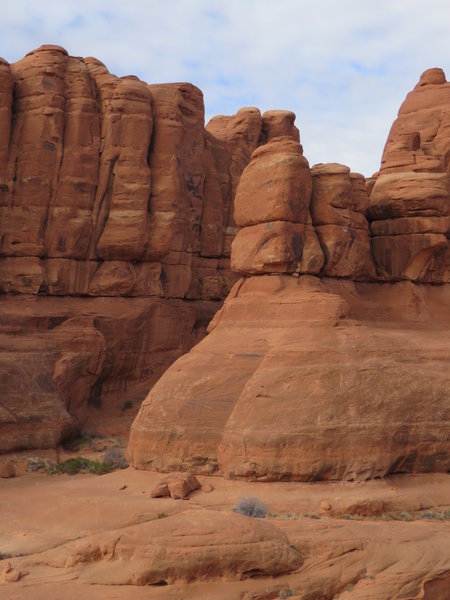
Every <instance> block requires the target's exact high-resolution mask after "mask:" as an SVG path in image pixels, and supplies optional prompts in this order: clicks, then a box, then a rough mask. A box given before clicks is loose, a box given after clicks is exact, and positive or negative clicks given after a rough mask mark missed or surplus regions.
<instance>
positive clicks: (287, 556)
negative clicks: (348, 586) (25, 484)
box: [14, 510, 303, 586]
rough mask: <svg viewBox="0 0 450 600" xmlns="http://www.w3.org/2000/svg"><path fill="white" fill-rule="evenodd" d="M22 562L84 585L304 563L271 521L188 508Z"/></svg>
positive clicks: (274, 571)
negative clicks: (45, 567)
mask: <svg viewBox="0 0 450 600" xmlns="http://www.w3.org/2000/svg"><path fill="white" fill-rule="evenodd" d="M14 562H15V564H17V559H16V560H15V561H14ZM19 562H20V564H21V568H25V565H27V568H29V569H32V568H33V567H36V566H39V565H43V564H47V565H48V566H51V567H52V568H53V569H58V570H60V571H62V573H63V578H66V579H68V580H73V579H78V580H79V581H80V583H82V582H84V583H90V584H97V585H101V584H108V585H137V586H143V585H167V584H169V585H170V584H174V583H180V582H183V583H190V582H193V581H208V580H215V579H218V578H225V579H231V580H241V579H246V578H249V577H255V576H256V575H258V576H259V577H264V576H265V577H270V576H278V575H282V574H285V573H290V572H292V571H295V570H297V569H298V568H299V567H301V565H302V563H303V560H302V557H301V555H300V553H299V552H298V551H297V550H295V549H294V548H293V547H292V546H291V545H290V543H289V540H288V538H287V536H286V535H285V534H283V533H282V532H281V531H280V530H279V529H278V528H277V527H276V526H275V525H273V524H272V523H268V522H265V521H263V520H262V519H249V518H247V517H243V516H241V515H235V514H233V513H224V512H218V511H208V510H190V511H186V512H182V513H179V514H177V515H174V516H171V517H169V518H165V519H160V520H157V521H150V522H147V523H143V524H140V525H134V526H131V527H127V528H125V529H122V530H119V531H116V532H114V531H111V532H108V534H106V535H105V534H100V535H97V536H91V537H90V538H88V539H85V540H83V541H81V542H75V543H69V544H67V545H66V546H64V547H62V548H61V547H59V548H58V549H57V550H53V551H52V550H49V551H48V552H45V553H43V554H42V556H41V557H40V559H39V562H38V564H36V562H35V561H34V560H33V559H31V560H30V559H28V560H19Z"/></svg>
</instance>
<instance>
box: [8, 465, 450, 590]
mask: <svg viewBox="0 0 450 600" xmlns="http://www.w3.org/2000/svg"><path fill="white" fill-rule="evenodd" d="M160 479H161V474H159V473H153V472H146V471H136V470H134V469H133V468H128V469H125V470H119V471H114V472H113V473H110V474H107V475H101V476H97V475H90V474H83V475H81V474H79V475H74V476H69V475H43V474H39V473H27V474H25V475H22V476H19V477H15V478H11V479H0V552H1V553H2V554H1V556H2V557H3V560H1V561H0V574H1V573H2V572H4V570H5V569H6V570H7V568H8V565H11V567H12V568H15V567H17V568H18V567H19V566H20V564H22V563H23V561H24V560H28V561H30V560H32V561H34V562H33V565H35V566H34V567H33V568H32V569H30V570H28V572H27V574H26V575H24V576H22V577H21V578H20V579H19V581H16V582H9V583H7V582H6V581H4V579H5V578H4V577H3V580H2V577H1V575H0V598H2V600H3V599H4V600H9V599H20V600H22V599H33V600H34V599H36V600H40V599H42V600H43V599H45V600H49V599H50V600H51V599H53V598H55V599H59V598H64V599H68V600H71V599H72V598H73V599H75V598H76V599H79V598H80V597H81V598H86V599H90V598H93V599H95V598H99V599H100V598H105V599H113V598H120V599H127V598H130V599H140V598H162V599H166V598H167V599H182V598H200V599H207V598H211V599H214V600H219V599H223V600H232V599H234V598H236V600H237V599H247V598H248V599H253V600H258V599H264V600H266V599H267V600H269V599H270V598H285V597H293V598H303V599H304V600H314V599H331V598H340V599H345V598H371V599H379V600H382V599H388V598H426V599H429V600H441V599H443V600H448V598H450V592H448V590H450V587H448V586H450V579H449V577H450V521H449V520H439V516H440V515H443V513H444V511H445V510H446V509H448V508H449V506H450V494H449V492H450V486H449V482H450V479H449V477H448V476H446V475H443V474H442V475H438V474H435V475H408V476H397V477H392V478H389V479H386V480H375V481H370V482H365V483H356V482H355V483H348V482H347V483H310V484H305V483H289V482H287V483H251V482H245V481H230V480H224V479H221V478H217V477H199V480H200V481H201V483H202V484H207V483H209V484H211V485H212V487H213V491H211V492H209V493H207V492H205V491H202V490H198V491H196V492H194V493H193V494H192V495H191V497H190V499H189V500H173V499H169V498H158V499H155V498H151V496H150V492H151V490H152V488H153V487H154V486H155V484H156V483H157V482H158V481H159V480H160ZM246 496H256V497H258V498H259V499H260V500H261V501H263V502H264V503H265V504H266V505H267V506H268V507H269V510H270V513H269V515H268V516H267V517H266V519H267V520H270V521H271V522H272V523H273V524H274V525H275V526H276V527H278V528H280V529H281V530H282V531H283V532H284V533H285V534H286V535H287V536H288V538H289V540H290V542H291V544H292V545H293V546H294V547H295V548H296V549H297V550H298V551H299V552H300V554H301V555H302V556H303V557H304V559H305V562H304V564H303V566H302V567H301V568H300V569H299V570H298V572H295V573H291V574H289V575H283V576H280V577H277V578H270V577H268V578H267V577H266V578H256V579H246V580H243V581H229V580H228V581H226V580H220V581H218V580H215V581H203V582H198V583H191V584H185V583H176V584H174V585H167V586H164V587H159V586H157V587H153V586H129V585H126V586H123V585H122V586H117V585H89V584H86V583H84V582H82V581H81V580H79V579H77V578H74V577H67V576H66V575H64V572H65V570H64V569H55V568H53V567H52V566H51V564H47V563H46V561H45V560H43V561H42V563H40V561H39V557H40V556H44V555H45V553H46V552H47V553H48V551H49V550H50V549H58V548H62V547H63V546H64V545H67V544H68V543H69V544H70V543H72V542H75V541H77V540H78V541H79V540H83V539H85V538H88V537H89V536H93V535H94V536H95V535H98V536H101V535H104V534H105V533H108V532H112V531H117V530H126V529H127V528H129V527H131V526H135V525H137V524H143V523H147V522H149V521H152V520H157V519H158V515H161V514H164V515H167V517H166V518H167V519H170V516H171V515H174V514H175V513H179V512H182V511H186V510H191V509H213V510H216V511H221V512H223V511H225V512H231V510H232V508H233V506H234V505H235V503H236V502H237V501H238V500H239V499H240V498H242V497H246ZM325 509H328V510H325ZM424 511H428V513H429V515H431V516H432V518H429V519H423V518H420V516H421V515H423V512H424ZM389 514H392V515H395V516H397V518H398V519H399V520H386V519H387V518H388V519H389V518H390V517H389V516H388V515H389ZM400 515H401V517H400ZM407 518H411V519H413V520H412V521H408V520H405V519H407ZM400 519H402V520H400ZM21 561H22V563H21ZM28 564H30V563H28ZM430 594H431V595H430Z"/></svg>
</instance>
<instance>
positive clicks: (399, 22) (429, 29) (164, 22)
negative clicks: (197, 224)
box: [0, 0, 450, 175]
mask: <svg viewBox="0 0 450 600" xmlns="http://www.w3.org/2000/svg"><path fill="white" fill-rule="evenodd" d="M447 5H448V3H447V2H446V1H441V0H428V2H427V4H426V5H425V3H424V2H423V1H422V0H420V1H419V0H378V2H377V3H376V4H375V3H373V2H369V1H368V0H366V1H364V0H339V1H337V0H316V1H315V2H312V1H311V0H309V1H308V2H306V1H303V0H240V1H238V0H223V1H219V0H128V1H125V0H120V1H118V0H77V1H72V0H66V1H64V0H53V1H52V0H39V2H36V0H33V1H29V0H16V1H15V2H14V3H12V2H11V3H10V5H8V6H4V7H2V19H1V23H0V55H1V56H3V57H4V58H6V59H7V60H9V61H14V60H18V59H19V58H21V57H22V56H23V55H24V54H25V53H26V52H28V51H29V50H31V49H33V48H35V47H37V46H39V45H41V44H44V43H57V44H60V45H62V46H64V47H66V48H67V50H68V51H69V52H70V53H71V54H73V55H80V56H96V57H97V58H99V59H100V60H102V61H103V62H104V63H105V64H106V65H107V66H108V68H109V69H110V70H111V71H112V72H115V73H117V74H118V75H124V74H137V75H139V76H140V77H142V78H143V79H145V80H146V81H148V82H150V83H152V82H163V81H192V82H193V83H195V84H196V85H198V86H199V87H200V88H201V89H202V90H203V92H204V95H205V104H206V114H207V116H208V117H210V116H213V115H214V114H217V113H230V112H235V111H236V110H238V109H239V108H240V107H241V106H245V105H247V106H248V105H256V106H258V107H259V108H261V109H262V110H267V109H269V108H288V109H290V110H293V111H294V112H296V114H297V121H298V125H299V127H300V132H301V137H302V142H303V145H304V149H305V155H306V156H307V157H308V158H309V160H310V162H311V163H315V162H328V161H336V162H343V163H346V164H349V165H350V166H351V167H352V169H354V170H357V171H360V172H363V173H364V174H366V175H367V174H370V173H371V172H373V171H375V170H376V169H377V168H378V165H379V161H380V158H381V152H382V149H383V146H384V142H385V140H386V136H387V133H388V130H389V127H390V125H391V123H392V121H393V119H394V118H395V116H396V113H397V110H398V108H399V106H400V103H401V102H402V100H403V99H404V97H405V95H406V93H407V92H408V91H409V90H410V89H411V88H412V87H413V86H414V84H415V83H416V82H417V80H418V78H419V75H420V74H421V72H422V71H424V70H425V69H427V68H430V67H434V66H442V67H443V68H444V69H446V70H447V74H449V71H450V65H449V57H450V36H449V35H448V28H449V21H450V8H449V7H448V6H447Z"/></svg>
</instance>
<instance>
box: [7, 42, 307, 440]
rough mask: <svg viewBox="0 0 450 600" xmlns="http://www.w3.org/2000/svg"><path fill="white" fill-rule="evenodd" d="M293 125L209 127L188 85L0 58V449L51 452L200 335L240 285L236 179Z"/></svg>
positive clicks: (229, 122) (61, 53)
mask: <svg viewBox="0 0 450 600" xmlns="http://www.w3.org/2000/svg"><path fill="white" fill-rule="evenodd" d="M293 120H294V116H293V115H292V113H288V112H273V113H267V114H266V115H263V116H261V114H260V112H259V111H258V110H257V109H242V110H241V111H239V113H238V114H237V115H235V116H234V117H216V118H215V119H213V120H212V121H211V123H210V124H209V125H208V127H207V129H205V127H204V106H203V95H202V93H201V91H200V90H199V89H198V88H196V87H195V86H193V85H191V84H187V83H182V84H164V85H147V84H146V83H145V82H143V81H140V80H139V79H138V78H136V77H123V78H118V77H116V76H114V75H112V74H110V73H109V72H108V70H107V68H106V67H105V66H104V65H103V64H102V63H101V62H99V61H98V60H96V59H93V58H86V59H83V58H78V57H72V56H69V55H68V54H67V52H66V51H65V50H64V49H62V48H60V47H57V46H43V47H42V48H39V49H38V50H36V51H34V52H30V53H29V54H28V55H27V56H26V57H25V58H24V59H23V60H20V61H18V62H17V63H14V64H11V65H9V64H8V63H6V62H5V61H3V60H2V61H0V292H1V293H2V294H3V295H2V296H1V298H0V302H1V304H2V311H1V317H0V320H1V338H0V339H1V353H0V360H1V365H2V367H1V370H2V392H3V393H2V401H1V404H0V428H1V432H2V435H1V436H0V439H1V442H0V451H5V450H10V449H12V448H16V447H24V448H27V447H33V446H51V445H55V444H56V443H58V442H59V441H60V440H61V439H62V437H64V436H65V435H67V434H68V433H70V432H71V431H73V430H74V428H76V427H79V426H81V425H83V423H85V421H86V418H87V413H88V409H89V406H91V407H92V406H96V407H100V406H101V407H102V408H103V410H104V411H108V409H111V410H113V411H116V413H117V414H120V407H121V406H123V404H124V402H127V401H133V402H135V403H137V402H139V401H140V400H142V398H143V397H145V394H146V393H147V392H148V389H149V388H150V387H151V385H152V384H153V383H154V382H155V381H156V380H157V378H158V377H159V376H160V375H161V373H162V372H163V371H164V370H165V369H166V368H167V367H168V366H169V365H170V364H171V363H172V362H173V361H174V360H175V358H177V357H178V356H180V355H181V354H183V353H184V352H186V351H187V350H189V348H190V347H192V345H193V344H194V343H196V342H197V341H199V340H200V339H201V338H202V337H203V336H204V334H205V332H206V325H207V323H208V322H209V320H210V319H211V318H212V316H213V314H214V313H215V312H216V310H217V309H218V308H219V307H220V305H221V301H222V300H223V298H224V297H225V296H226V295H227V293H228V291H229V290H230V288H231V286H232V284H233V283H234V281H235V280H236V276H235V275H233V273H232V272H231V269H230V247H231V241H232V240H233V238H234V236H235V234H236V231H237V227H236V224H235V222H234V220H233V202H234V194H235V190H236V186H237V182H238V180H239V177H240V175H241V172H242V170H243V169H244V167H245V166H246V165H247V163H248V162H249V160H250V155H251V153H252V152H253V150H254V149H255V148H256V147H257V146H258V145H259V144H261V143H265V141H266V140H267V139H268V136H269V135H270V131H274V130H276V129H277V128H278V130H280V131H281V130H283V131H287V132H289V131H290V130H292V131H293V130H294V129H295V128H294V125H293ZM297 135H298V132H297Z"/></svg>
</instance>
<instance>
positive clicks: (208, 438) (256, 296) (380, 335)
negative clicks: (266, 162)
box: [129, 275, 450, 480]
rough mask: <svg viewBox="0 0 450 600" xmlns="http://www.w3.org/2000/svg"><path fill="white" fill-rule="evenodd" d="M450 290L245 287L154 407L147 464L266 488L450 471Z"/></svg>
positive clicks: (140, 438)
mask: <svg viewBox="0 0 450 600" xmlns="http://www.w3.org/2000/svg"><path fill="white" fill-rule="evenodd" d="M449 293H450V290H449V289H448V287H434V286H433V287H432V286H426V285H421V286H419V285H414V284H411V283H397V284H384V285H382V286H381V285H377V286H374V285H373V284H370V283H354V282H350V281H339V280H333V279H319V278H316V277H313V276H304V277H300V278H294V277H289V276H286V275H282V276H264V277H252V278H249V279H247V280H243V281H240V282H238V283H237V284H236V285H235V288H234V289H233V291H232V293H231V294H230V296H229V297H228V299H227V300H226V302H225V305H224V307H223V308H222V310H221V311H220V312H219V313H218V314H217V315H216V316H215V318H214V320H213V322H212V324H211V326H210V329H211V333H210V334H209V336H207V338H205V339H204V340H203V341H202V342H201V343H200V344H198V345H197V346H196V347H195V348H193V349H192V350H191V351H190V352H189V353H188V354H187V355H185V356H183V357H182V358H180V359H178V360H177V362H175V363H174V364H173V365H172V366H171V367H170V368H169V369H168V370H167V371H166V373H165V374H164V376H163V377H162V378H161V379H160V380H159V381H158V383H157V384H156V385H155V386H154V388H153V389H152V391H151V392H150V394H149V396H148V398H147V399H146V400H145V401H144V403H143V404H142V407H141V409H140V412H139V414H138V416H137V418H136V420H135V422H134V424H133V426H132V429H131V435H130V447H129V448H130V455H131V459H132V462H133V464H134V465H135V466H136V467H138V468H150V469H155V468H156V469H161V470H164V471H167V470H173V469H190V470H193V471H195V472H197V473H208V472H209V473H213V472H218V473H220V474H223V475H225V476H227V477H247V478H250V479H262V480H286V479H299V480H310V479H366V478H371V477H380V476H384V475H386V474H388V473H395V472H409V471H445V470H446V469H448V467H449V464H450V463H449V457H448V438H449V434H450V430H449V425H448V423H449V420H448V419H449V416H450V415H449V396H448V394H449V389H450V388H449V385H450V379H449V370H448V361H449V358H450V357H449V347H448V323H449V319H450V313H449V307H450V296H449Z"/></svg>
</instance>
